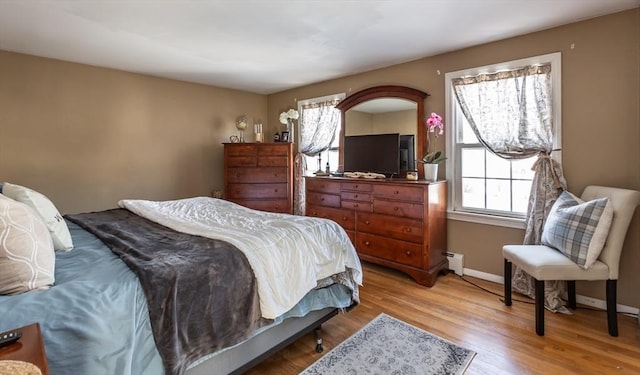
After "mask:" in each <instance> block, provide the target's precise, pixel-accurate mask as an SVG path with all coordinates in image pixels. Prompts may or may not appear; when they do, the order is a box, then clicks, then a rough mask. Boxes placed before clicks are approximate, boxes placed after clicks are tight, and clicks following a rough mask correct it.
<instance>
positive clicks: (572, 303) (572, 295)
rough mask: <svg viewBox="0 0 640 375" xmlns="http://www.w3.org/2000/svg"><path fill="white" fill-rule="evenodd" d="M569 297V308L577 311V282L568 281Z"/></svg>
mask: <svg viewBox="0 0 640 375" xmlns="http://www.w3.org/2000/svg"><path fill="white" fill-rule="evenodd" d="M567 297H569V308H570V309H573V310H575V309H576V281H575V280H568V281H567Z"/></svg>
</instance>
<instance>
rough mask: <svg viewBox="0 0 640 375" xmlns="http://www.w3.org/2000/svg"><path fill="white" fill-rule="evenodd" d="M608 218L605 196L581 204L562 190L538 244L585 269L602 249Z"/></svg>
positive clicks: (607, 203) (608, 202) (609, 205)
mask: <svg viewBox="0 0 640 375" xmlns="http://www.w3.org/2000/svg"><path fill="white" fill-rule="evenodd" d="M612 218H613V207H612V205H611V202H610V201H609V198H608V197H604V198H599V199H594V200H591V201H588V202H584V201H582V200H581V199H580V198H578V197H576V196H575V195H573V194H571V193H569V192H567V191H565V192H563V193H562V194H560V196H559V197H558V199H557V200H556V202H555V203H554V204H553V207H552V208H551V212H550V213H549V216H548V217H547V222H546V223H545V225H544V229H543V230H542V239H541V242H542V244H543V245H547V246H550V247H552V248H554V249H557V250H559V251H560V252H562V253H563V254H564V255H565V256H567V257H568V258H569V259H571V260H572V261H573V262H575V263H576V264H578V265H579V266H580V267H583V268H585V269H588V268H589V267H591V265H592V264H593V263H594V262H595V261H596V259H598V256H599V255H600V252H601V251H602V248H603V247H604V243H605V241H606V240H607V235H608V234H609V227H610V226H611V221H612Z"/></svg>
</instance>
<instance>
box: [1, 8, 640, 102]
mask: <svg viewBox="0 0 640 375" xmlns="http://www.w3.org/2000/svg"><path fill="white" fill-rule="evenodd" d="M638 6H640V0H235V1H233V0H0V49H3V50H8V51H14V52H21V53H27V54H32V55H37V56H44V57H50V58H55V59H60V60H66V61H72V62H78V63H84V64H90V65H96V66H102V67H108V68H115V69H121V70H126V71H131V72H139V73H144V74H150V75H154V76H161V77H168V78H173V79H178V80H184V81H190V82H199V83H204V84H211V85H215V86H220V87H228V88H234V89H240V90H246V91H251V92H256V93H262V94H269V93H274V92H278V91H282V90H286V89H289V88H293V87H298V86H302V85H306V84H310V83H314V82H320V81H324V80H327V79H332V78H337V77H341V76H346V75H351V74H354V73H360V72H364V71H368V70H372V69H376V68H381V67H385V66H390V65H394V64H398V63H401V62H406V61H411V60H415V59H419V58H422V57H426V56H432V55H436V54H440V53H443V52H447V51H452V50H457V49H460V48H464V47H469V46H473V45H477V44H481V43H486V42H490V41H495V40H499V39H504V38H507V37H511V36H516V35H521V34H526V33H529V32H532V31H537V30H542V29H547V28H550V27H554V26H558V25H562V24H566V23H571V22H575V21H579V20H583V19H588V18H593V17H597V16H601V15H605V14H609V13H614V12H618V11H622V10H626V9H631V8H635V7H638Z"/></svg>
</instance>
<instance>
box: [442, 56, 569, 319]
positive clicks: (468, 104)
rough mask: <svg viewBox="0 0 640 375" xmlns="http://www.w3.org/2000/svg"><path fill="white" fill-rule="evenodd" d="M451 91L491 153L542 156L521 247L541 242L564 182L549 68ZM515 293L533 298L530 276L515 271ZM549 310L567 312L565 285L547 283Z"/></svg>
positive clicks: (480, 78)
mask: <svg viewBox="0 0 640 375" xmlns="http://www.w3.org/2000/svg"><path fill="white" fill-rule="evenodd" d="M452 82H453V89H454V93H455V95H456V98H457V101H458V103H459V104H460V107H461V109H462V112H463V113H464V115H465V118H466V119H467V121H468V122H469V125H470V126H471V128H472V129H473V132H474V133H475V135H476V137H477V138H478V140H479V141H480V143H482V144H483V145H484V146H485V147H486V148H487V149H488V150H490V151H491V152H492V153H494V154H495V155H497V156H500V157H502V158H504V159H522V158H529V157H532V156H535V155H538V160H537V161H536V162H535V164H534V166H533V170H534V171H535V175H534V178H533V182H532V186H531V194H530V196H529V203H528V209H527V216H526V231H525V237H524V241H523V244H525V245H533V244H540V239H541V236H542V229H543V228H544V223H545V220H546V217H547V215H548V213H549V211H550V210H551V207H552V206H553V203H554V202H555V200H556V199H557V197H558V196H559V195H560V193H561V192H562V191H563V190H566V181H565V179H564V177H563V174H562V168H561V166H560V164H559V163H558V162H557V161H556V160H555V159H553V158H552V157H551V153H552V152H553V151H554V149H553V145H554V139H553V134H554V132H553V108H552V103H553V100H552V95H551V93H552V90H551V85H552V81H551V64H549V63H548V64H543V65H529V66H525V67H522V68H519V69H513V70H509V71H501V72H497V73H490V74H479V75H476V76H472V77H462V78H457V79H454V80H453V81H452ZM504 277H505V278H506V277H510V275H504ZM513 286H514V289H515V290H516V291H518V292H520V293H522V294H525V295H527V296H529V297H531V298H534V297H535V294H534V283H533V279H532V278H531V276H529V275H527V274H526V273H524V272H523V271H522V270H521V269H520V268H519V267H516V270H515V272H514V276H513ZM545 288H546V289H545V298H546V301H545V306H546V307H547V308H549V309H550V310H553V311H566V308H565V307H564V305H565V302H564V301H563V300H562V298H561V297H560V295H561V293H562V292H563V290H564V283H563V282H561V281H552V282H547V283H546V285H545Z"/></svg>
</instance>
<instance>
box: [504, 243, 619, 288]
mask: <svg viewBox="0 0 640 375" xmlns="http://www.w3.org/2000/svg"><path fill="white" fill-rule="evenodd" d="M502 256H503V257H504V259H506V260H508V261H510V262H512V263H513V264H515V265H517V266H519V267H520V268H522V270H523V271H524V272H526V273H528V274H529V275H531V276H533V277H534V278H535V279H537V280H606V279H607V278H608V277H609V267H607V265H606V264H604V263H602V262H600V261H598V260H596V261H595V262H594V263H593V265H592V266H591V267H590V268H589V269H588V270H585V269H584V268H582V267H580V266H578V265H577V264H575V263H574V262H572V261H571V260H570V259H569V258H567V257H566V256H564V255H563V254H562V253H561V252H559V251H557V250H556V249H553V248H551V247H548V246H544V245H506V246H503V247H502Z"/></svg>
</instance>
